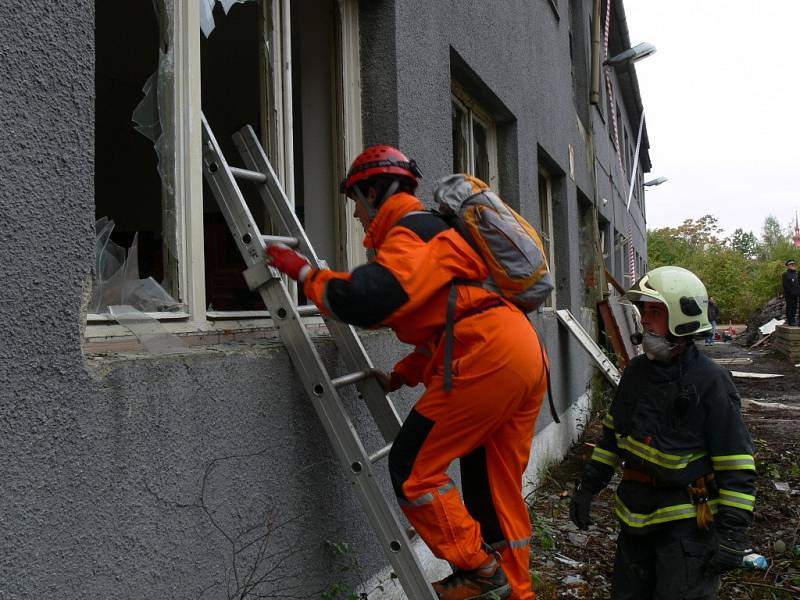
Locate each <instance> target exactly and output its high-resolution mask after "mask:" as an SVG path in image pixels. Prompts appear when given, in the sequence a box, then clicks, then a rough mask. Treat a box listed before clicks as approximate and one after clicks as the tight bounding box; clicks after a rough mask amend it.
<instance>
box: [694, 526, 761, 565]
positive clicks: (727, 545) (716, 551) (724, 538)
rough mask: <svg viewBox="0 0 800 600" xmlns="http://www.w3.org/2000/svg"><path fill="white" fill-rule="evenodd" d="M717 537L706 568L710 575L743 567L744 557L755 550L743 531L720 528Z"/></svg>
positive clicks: (712, 545)
mask: <svg viewBox="0 0 800 600" xmlns="http://www.w3.org/2000/svg"><path fill="white" fill-rule="evenodd" d="M715 537H716V539H715V541H714V542H713V543H712V544H711V549H710V550H711V553H710V555H709V558H708V562H706V569H705V570H706V574H708V575H710V576H715V575H721V574H722V573H727V572H728V571H732V570H733V569H739V568H741V567H742V566H743V564H742V561H743V560H744V557H745V556H746V555H747V554H750V553H751V552H752V551H753V550H752V548H750V547H748V545H747V542H746V539H745V535H744V533H743V532H741V531H734V530H730V529H719V530H718V531H717V533H716V536H715Z"/></svg>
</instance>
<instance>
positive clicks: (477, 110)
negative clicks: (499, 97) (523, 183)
mask: <svg viewBox="0 0 800 600" xmlns="http://www.w3.org/2000/svg"><path fill="white" fill-rule="evenodd" d="M450 90H451V93H450V101H451V102H452V103H454V104H456V105H457V106H458V107H459V108H461V109H462V110H463V111H464V112H465V113H466V116H467V137H466V139H467V169H466V171H467V173H468V174H470V175H473V176H476V177H477V175H475V140H474V136H473V127H474V122H477V123H478V124H479V125H481V126H482V127H483V128H484V129H485V130H486V152H487V154H488V157H489V181H486V182H485V183H487V184H488V185H489V187H490V188H491V189H492V190H494V191H495V192H497V191H498V190H499V185H500V177H499V171H498V159H497V154H498V148H497V123H496V122H495V120H494V119H493V118H492V117H491V115H490V114H489V112H488V111H486V110H485V109H484V108H483V107H482V106H481V105H480V104H479V103H478V101H477V100H475V99H474V98H473V97H472V96H470V94H469V93H468V92H467V91H466V90H465V89H464V87H463V86H462V85H461V84H459V83H458V82H457V81H456V80H451V86H450ZM453 150H454V149H451V154H452V151H453Z"/></svg>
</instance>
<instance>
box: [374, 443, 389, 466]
mask: <svg viewBox="0 0 800 600" xmlns="http://www.w3.org/2000/svg"><path fill="white" fill-rule="evenodd" d="M391 451H392V445H391V444H389V445H388V446H385V447H383V448H381V449H380V450H378V451H377V452H375V453H373V454H370V455H369V462H371V463H375V462H378V461H379V460H380V459H382V458H383V457H384V456H386V455H387V454H389V452H391Z"/></svg>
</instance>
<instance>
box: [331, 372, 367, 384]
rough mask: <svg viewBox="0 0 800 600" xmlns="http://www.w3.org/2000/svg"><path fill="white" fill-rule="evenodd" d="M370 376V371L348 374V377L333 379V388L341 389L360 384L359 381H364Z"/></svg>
mask: <svg viewBox="0 0 800 600" xmlns="http://www.w3.org/2000/svg"><path fill="white" fill-rule="evenodd" d="M368 376H369V371H356V372H355V373H348V374H347V375H342V376H341V377H337V378H336V379H332V380H331V383H332V384H333V387H335V388H340V387H342V386H344V385H350V384H353V383H358V382H359V381H364V380H365V379H366V378H367V377H368Z"/></svg>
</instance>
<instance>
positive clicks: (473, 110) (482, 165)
mask: <svg viewBox="0 0 800 600" xmlns="http://www.w3.org/2000/svg"><path fill="white" fill-rule="evenodd" d="M451 111H452V126H453V132H452V134H453V171H454V172H455V173H469V174H470V175H474V176H475V177H477V178H478V179H481V180H482V181H485V182H486V183H487V184H489V186H491V187H492V188H493V189H497V183H498V182H497V134H496V126H495V123H494V121H493V120H492V119H491V118H490V117H489V115H488V113H487V112H486V111H485V110H483V109H482V108H481V107H480V106H479V105H478V104H477V102H475V101H474V100H473V99H472V98H471V97H470V96H469V95H468V94H467V93H466V92H465V91H464V90H463V89H461V87H460V86H459V85H458V84H457V83H456V82H453V96H452V98H451Z"/></svg>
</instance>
